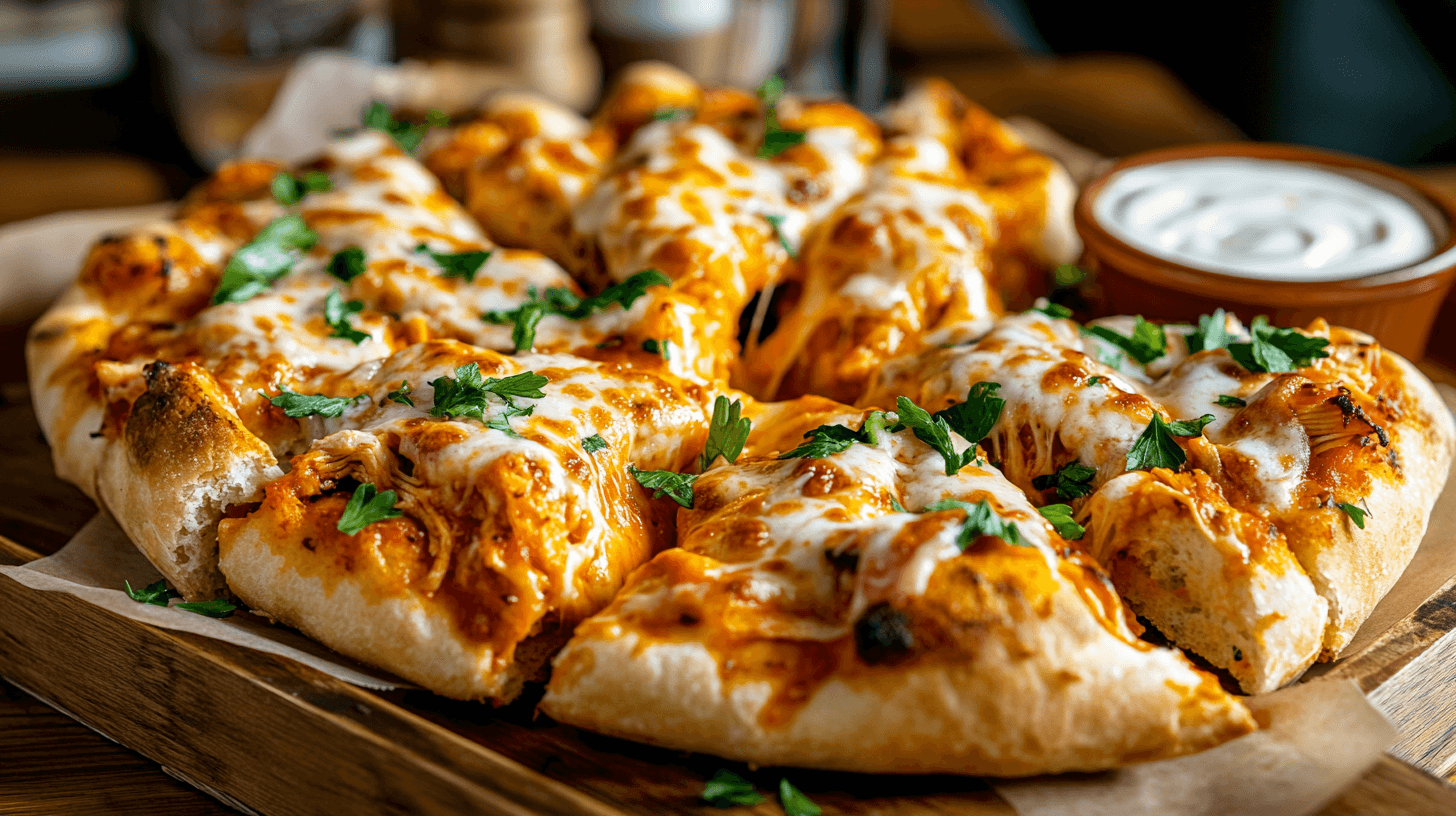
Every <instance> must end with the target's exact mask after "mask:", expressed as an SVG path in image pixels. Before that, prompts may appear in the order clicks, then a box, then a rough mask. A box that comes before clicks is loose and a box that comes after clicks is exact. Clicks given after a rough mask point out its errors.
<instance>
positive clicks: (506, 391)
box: [430, 363, 549, 429]
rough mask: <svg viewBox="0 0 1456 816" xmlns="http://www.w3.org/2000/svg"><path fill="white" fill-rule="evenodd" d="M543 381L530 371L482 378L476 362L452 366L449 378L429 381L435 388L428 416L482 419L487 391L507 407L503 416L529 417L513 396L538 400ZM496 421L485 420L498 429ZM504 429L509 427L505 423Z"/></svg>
mask: <svg viewBox="0 0 1456 816" xmlns="http://www.w3.org/2000/svg"><path fill="white" fill-rule="evenodd" d="M547 382H549V380H547V379H546V378H545V377H542V376H541V375H539V374H537V373H536V372H534V371H523V372H521V373H520V374H513V375H511V376H509V377H506V378H505V379H496V378H495V377H490V378H487V379H482V378H481V376H480V365H479V364H478V363H466V364H465V365H463V366H460V367H459V368H457V369H455V376H454V377H453V378H451V377H449V376H445V377H440V378H438V379H436V380H432V381H431V382H430V387H431V388H433V389H435V404H434V406H433V407H431V408H430V416H456V417H472V418H474V419H477V420H480V421H481V422H485V409H486V407H487V406H488V405H489V403H490V400H489V398H488V396H489V395H490V394H494V395H496V396H498V397H500V398H501V399H502V400H504V401H505V403H506V408H507V413H506V416H505V417H504V418H505V419H509V418H510V417H513V416H529V415H530V411H529V409H522V408H517V407H516V405H515V402H514V398H515V397H529V398H532V399H539V398H541V397H544V396H546V395H545V394H544V393H543V392H542V391H541V386H543V385H545V384H546V383H547ZM499 424H500V423H497V424H494V425H491V424H489V423H487V425H488V426H489V427H493V428H497V429H499ZM506 428H507V429H509V426H506Z"/></svg>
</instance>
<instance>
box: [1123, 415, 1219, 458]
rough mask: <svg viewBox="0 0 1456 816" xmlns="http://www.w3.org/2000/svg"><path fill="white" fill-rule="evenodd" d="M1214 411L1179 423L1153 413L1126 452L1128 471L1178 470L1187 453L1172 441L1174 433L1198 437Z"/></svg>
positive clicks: (1175, 434)
mask: <svg viewBox="0 0 1456 816" xmlns="http://www.w3.org/2000/svg"><path fill="white" fill-rule="evenodd" d="M1213 419H1214V416H1213V414H1204V415H1203V416H1201V417H1199V418H1198V419H1188V420H1182V421H1179V422H1171V423H1170V422H1164V421H1163V417H1162V415H1161V414H1159V413H1157V412H1156V411H1154V412H1153V418H1152V420H1151V421H1149V422H1148V427H1147V428H1145V429H1144V430H1143V433H1142V435H1141V436H1139V437H1138V439H1137V441H1136V442H1134V443H1133V446H1132V449H1131V450H1129V451H1128V452H1127V470H1147V469H1148V468H1157V467H1161V468H1168V469H1169V470H1177V469H1178V468H1180V467H1182V466H1183V463H1184V462H1186V461H1188V455H1187V454H1185V453H1184V452H1183V449H1182V448H1180V447H1178V443H1177V442H1174V441H1173V437H1175V436H1199V435H1200V434H1202V433H1203V426H1205V425H1207V424H1208V423H1210V422H1212V421H1213Z"/></svg>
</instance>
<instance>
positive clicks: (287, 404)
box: [258, 385, 369, 419]
mask: <svg viewBox="0 0 1456 816" xmlns="http://www.w3.org/2000/svg"><path fill="white" fill-rule="evenodd" d="M279 388H280V389H281V391H282V393H280V394H279V395H278V396H276V397H270V396H268V395H267V394H265V393H263V392H262V391H259V392H258V396H260V397H262V398H263V399H266V400H268V401H269V402H271V403H272V404H273V406H274V407H276V408H282V409H283V415H284V416H288V417H293V418H294V419H298V418H300V417H306V416H321V417H336V416H339V415H341V414H343V413H344V409H345V408H348V407H349V405H350V404H352V403H355V402H358V401H359V400H361V399H366V398H368V396H369V395H368V394H360V395H359V396H357V397H325V396H323V395H322V394H300V393H298V392H297V391H290V390H289V389H288V386H286V385H283V386H279Z"/></svg>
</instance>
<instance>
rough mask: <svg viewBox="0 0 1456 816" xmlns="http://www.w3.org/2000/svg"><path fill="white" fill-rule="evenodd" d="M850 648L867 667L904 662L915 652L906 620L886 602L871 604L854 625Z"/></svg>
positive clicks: (906, 616) (905, 616)
mask: <svg viewBox="0 0 1456 816" xmlns="http://www.w3.org/2000/svg"><path fill="white" fill-rule="evenodd" d="M854 648H855V651H856V652H857V653H858V654H859V659H860V660H863V661H864V662H865V663H866V664H867V665H870V666H878V665H880V664H882V663H887V664H892V665H893V664H895V663H899V662H901V661H903V660H905V659H906V658H908V657H909V656H910V653H911V651H912V650H914V648H915V634H914V633H913V632H912V631H911V630H910V617H909V616H908V615H906V614H905V613H904V612H901V611H900V610H898V609H896V608H894V607H892V606H890V604H888V603H886V602H880V603H877V604H875V605H874V606H872V607H870V608H869V610H868V611H866V612H865V613H864V615H863V616H862V617H861V618H860V619H859V620H858V621H856V622H855V624H854Z"/></svg>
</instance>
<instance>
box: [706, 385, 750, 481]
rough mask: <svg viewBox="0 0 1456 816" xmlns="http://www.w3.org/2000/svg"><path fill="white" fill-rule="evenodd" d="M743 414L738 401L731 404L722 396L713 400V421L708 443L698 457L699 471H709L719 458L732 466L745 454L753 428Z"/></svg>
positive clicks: (741, 405)
mask: <svg viewBox="0 0 1456 816" xmlns="http://www.w3.org/2000/svg"><path fill="white" fill-rule="evenodd" d="M742 412H743V403H742V402H740V401H738V400H733V402H731V403H730V402H729V401H728V398H727V397H725V396H721V395H720V396H719V397H718V398H717V399H715V400H713V419H712V421H711V422H709V423H708V441H707V443H706V444H704V445H703V452H702V454H701V455H700V456H698V470H700V471H702V470H707V469H708V466H709V465H711V464H713V462H714V461H715V460H717V458H718V457H719V456H721V457H723V458H724V459H726V460H728V464H730V465H731V464H733V463H734V462H736V461H738V454H740V453H743V444H744V443H745V442H747V441H748V430H749V428H751V427H752V426H753V422H752V421H751V420H749V419H748V418H747V417H744V416H740V414H742Z"/></svg>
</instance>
